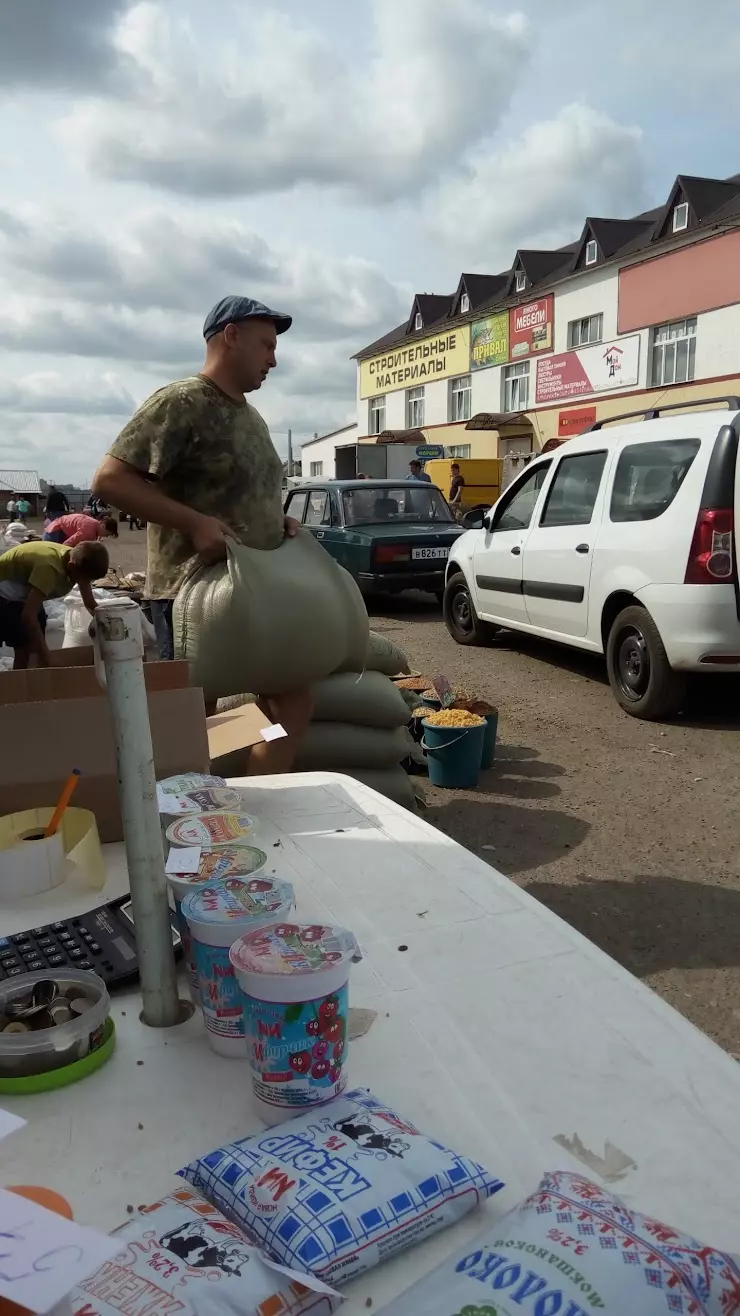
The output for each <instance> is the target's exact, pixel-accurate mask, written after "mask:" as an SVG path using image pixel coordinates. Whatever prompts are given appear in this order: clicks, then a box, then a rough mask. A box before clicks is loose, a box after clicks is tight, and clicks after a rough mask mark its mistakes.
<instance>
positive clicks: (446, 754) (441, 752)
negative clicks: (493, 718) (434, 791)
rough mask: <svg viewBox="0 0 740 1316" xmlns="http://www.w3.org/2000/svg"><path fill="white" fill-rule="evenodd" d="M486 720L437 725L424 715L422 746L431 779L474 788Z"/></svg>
mask: <svg viewBox="0 0 740 1316" xmlns="http://www.w3.org/2000/svg"><path fill="white" fill-rule="evenodd" d="M485 733H486V724H485V723H482V724H481V725H480V726H478V727H475V726H474V727H437V726H435V725H434V724H433V723H430V722H428V721H427V720H426V718H425V719H424V739H423V741H422V748H423V749H425V750H426V754H427V766H428V768H429V780H430V781H431V783H432V785H433V786H444V787H445V788H446V789H447V790H473V789H474V788H475V787H476V786H477V785H478V776H479V774H480V767H481V758H482V755H483V739H484V736H485Z"/></svg>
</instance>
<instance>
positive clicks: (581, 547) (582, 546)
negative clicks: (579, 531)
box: [576, 544, 588, 553]
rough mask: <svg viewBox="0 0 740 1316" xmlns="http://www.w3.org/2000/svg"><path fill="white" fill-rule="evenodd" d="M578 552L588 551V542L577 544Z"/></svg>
mask: <svg viewBox="0 0 740 1316" xmlns="http://www.w3.org/2000/svg"><path fill="white" fill-rule="evenodd" d="M576 553H588V544H576Z"/></svg>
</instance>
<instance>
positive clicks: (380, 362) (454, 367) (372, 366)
mask: <svg viewBox="0 0 740 1316" xmlns="http://www.w3.org/2000/svg"><path fill="white" fill-rule="evenodd" d="M469 370H470V325H469V324H464V325H458V327H457V328H456V329H450V330H448V331H447V333H444V334H435V335H434V336H433V337H432V338H422V339H414V341H413V342H412V343H409V344H408V345H407V346H406V347H404V346H403V345H399V346H398V347H394V348H391V349H390V350H389V351H387V352H383V353H382V354H381V355H380V356H371V357H370V358H369V360H367V361H361V362H360V397H361V398H369V397H373V396H374V395H375V394H377V393H392V392H393V391H394V389H398V388H417V387H418V386H419V385H420V384H428V383H431V382H432V381H433V380H435V379H447V378H449V376H450V375H467V373H468V371H469Z"/></svg>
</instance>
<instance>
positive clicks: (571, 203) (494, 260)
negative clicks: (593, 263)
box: [426, 104, 648, 273]
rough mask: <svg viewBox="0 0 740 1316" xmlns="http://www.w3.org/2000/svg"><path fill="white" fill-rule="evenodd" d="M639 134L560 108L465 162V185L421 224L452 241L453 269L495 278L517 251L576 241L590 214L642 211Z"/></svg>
mask: <svg viewBox="0 0 740 1316" xmlns="http://www.w3.org/2000/svg"><path fill="white" fill-rule="evenodd" d="M641 139H642V133H641V131H640V129H639V128H636V127H629V126H626V125H625V124H621V123H617V122H615V121H614V120H613V119H611V118H609V116H608V115H606V114H603V113H601V112H600V111H598V110H594V109H592V108H591V107H590V106H588V105H581V104H572V105H566V106H564V107H563V108H562V109H561V110H559V111H558V112H557V114H556V115H555V116H554V117H553V118H552V119H547V120H544V121H542V122H540V123H534V124H532V125H531V126H530V127H528V128H526V129H525V130H524V132H523V133H522V134H521V136H520V137H518V138H516V139H514V140H513V141H509V142H508V143H507V144H506V145H504V146H495V145H493V146H489V147H488V148H487V149H486V150H481V151H480V152H478V153H477V154H476V155H475V157H474V158H473V159H472V160H471V162H470V167H469V169H468V170H467V172H466V176H465V178H464V180H462V181H458V182H456V184H455V186H454V187H444V188H439V189H438V190H437V192H436V193H435V194H434V195H433V196H432V197H430V198H429V200H428V203H427V207H426V217H427V223H428V224H429V226H430V228H431V229H433V230H434V231H435V232H436V233H438V234H439V235H440V236H442V237H444V238H446V239H448V240H449V241H450V242H452V241H454V243H455V249H456V251H457V252H459V256H460V267H461V269H462V268H465V269H470V270H481V271H483V272H486V273H496V272H497V271H499V270H505V269H508V268H509V267H510V265H511V262H512V260H513V258H514V255H515V253H516V251H517V249H518V248H542V249H543V250H548V249H551V248H554V247H558V246H561V245H563V244H564V243H567V242H574V241H575V240H576V238H578V237H579V236H580V234H581V230H582V228H583V224H584V221H585V219H586V216H587V215H605V216H613V217H618V216H625V217H626V216H628V215H632V214H635V213H636V212H637V211H639V210H640V209H641V208H645V206H646V205H647V204H648V202H647V201H646V199H645V188H644V178H643V167H642V159H641Z"/></svg>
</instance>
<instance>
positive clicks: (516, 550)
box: [511, 544, 522, 557]
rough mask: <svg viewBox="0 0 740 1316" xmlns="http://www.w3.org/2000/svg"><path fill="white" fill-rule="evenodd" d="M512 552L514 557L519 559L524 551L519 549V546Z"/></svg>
mask: <svg viewBox="0 0 740 1316" xmlns="http://www.w3.org/2000/svg"><path fill="white" fill-rule="evenodd" d="M511 551H512V553H513V554H514V557H518V556H519V554H520V553H521V551H522V550H521V548H520V547H519V545H518V544H517V545H516V547H515V548H512V550H511Z"/></svg>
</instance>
